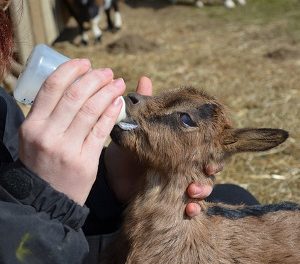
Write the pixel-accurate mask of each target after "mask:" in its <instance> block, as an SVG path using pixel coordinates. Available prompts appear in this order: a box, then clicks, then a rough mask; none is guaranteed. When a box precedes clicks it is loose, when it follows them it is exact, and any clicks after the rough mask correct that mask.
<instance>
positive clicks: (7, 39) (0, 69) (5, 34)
mask: <svg viewBox="0 0 300 264" xmlns="http://www.w3.org/2000/svg"><path fill="white" fill-rule="evenodd" d="M0 25H1V26H0V81H1V80H3V77H4V74H5V72H6V71H7V70H8V68H9V67H10V63H11V57H12V55H13V44H14V40H13V30H12V22H11V20H10V18H9V15H8V11H2V10H1V9H0Z"/></svg>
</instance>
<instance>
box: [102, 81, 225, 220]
mask: <svg viewBox="0 0 300 264" xmlns="http://www.w3.org/2000/svg"><path fill="white" fill-rule="evenodd" d="M137 93H139V94H142V95H146V96H147V95H148V96H151V95H152V82H151V80H150V79H149V78H147V77H142V78H141V79H140V80H139V83H138V86H137ZM105 165H106V169H107V180H108V183H109V185H110V187H111V188H112V190H113V191H114V193H115V195H116V197H117V199H118V200H119V201H121V202H127V201H128V200H129V199H130V198H131V197H132V196H133V195H134V193H135V192H136V191H137V190H138V188H139V184H140V181H139V179H141V178H142V177H141V175H142V174H143V173H144V172H145V168H144V167H143V165H142V164H140V163H139V161H138V158H137V157H135V156H134V155H133V153H130V152H129V151H127V150H123V149H121V148H120V147H118V146H117V145H116V144H115V143H113V142H111V143H110V145H109V146H108V148H107V150H106V152H105ZM222 169H223V167H222V165H218V164H213V163H209V164H208V165H207V166H205V168H203V171H204V173H205V174H206V175H207V176H208V177H209V176H213V175H214V174H215V173H217V172H219V171H221V170H222ZM211 192H212V186H209V185H199V184H197V183H191V184H190V185H189V186H188V188H187V192H186V193H187V195H188V197H189V198H192V199H193V200H195V199H198V200H199V201H201V200H204V199H205V198H207V197H208V196H209V195H210V193H211ZM185 212H186V214H187V215H188V216H189V217H194V216H197V215H198V214H200V212H201V208H200V206H199V204H198V203H195V202H190V203H188V204H187V206H186V209H185Z"/></svg>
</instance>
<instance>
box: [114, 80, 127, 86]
mask: <svg viewBox="0 0 300 264" xmlns="http://www.w3.org/2000/svg"><path fill="white" fill-rule="evenodd" d="M114 85H115V86H117V87H119V88H123V87H124V86H125V82H124V80H123V79H122V78H119V79H116V80H114Z"/></svg>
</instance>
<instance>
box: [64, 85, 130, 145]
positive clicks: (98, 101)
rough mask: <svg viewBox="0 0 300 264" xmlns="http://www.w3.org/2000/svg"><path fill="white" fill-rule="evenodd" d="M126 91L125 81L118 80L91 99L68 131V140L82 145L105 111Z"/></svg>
mask: <svg viewBox="0 0 300 264" xmlns="http://www.w3.org/2000/svg"><path fill="white" fill-rule="evenodd" d="M124 91H125V83H124V81H123V79H117V80H114V81H113V82H112V83H110V84H108V85H107V86H105V87H103V88H102V89H101V90H100V91H98V92H97V93H96V94H95V95H93V96H92V97H91V98H89V99H88V101H87V102H86V103H85V104H84V105H83V106H82V107H81V109H80V110H79V112H78V114H77V115H76V117H75V119H74V120H73V121H72V123H71V125H70V126H69V128H68V130H67V131H66V138H70V139H76V141H77V142H78V144H80V145H82V143H83V142H84V140H85V138H86V137H87V136H88V135H89V133H90V132H91V130H92V128H93V127H94V125H95V124H96V123H97V121H98V119H99V118H100V116H101V115H102V113H104V111H105V109H106V108H108V107H109V106H110V105H111V104H112V103H113V101H114V100H115V99H116V98H117V97H119V96H121V95H122V94H123V93H124Z"/></svg>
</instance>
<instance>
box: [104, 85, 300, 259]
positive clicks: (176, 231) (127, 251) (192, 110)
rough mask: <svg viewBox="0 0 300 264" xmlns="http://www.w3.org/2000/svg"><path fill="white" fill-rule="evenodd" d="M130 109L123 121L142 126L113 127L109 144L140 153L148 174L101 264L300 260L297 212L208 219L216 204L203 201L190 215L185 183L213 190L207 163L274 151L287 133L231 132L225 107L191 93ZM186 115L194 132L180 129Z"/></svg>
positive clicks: (132, 98) (146, 100)
mask: <svg viewBox="0 0 300 264" xmlns="http://www.w3.org/2000/svg"><path fill="white" fill-rule="evenodd" d="M208 104H210V105H208ZM211 104H213V107H212V106H211ZM126 106H127V113H128V117H127V120H125V121H126V122H131V123H132V122H135V123H137V124H138V127H137V128H135V129H134V130H130V131H124V130H122V129H121V128H120V127H118V126H116V127H115V128H114V130H113V132H112V138H113V140H114V142H116V143H117V144H119V145H120V146H122V147H124V148H127V149H130V150H131V151H134V152H136V154H137V155H138V157H139V158H140V160H141V162H142V163H144V165H145V166H146V167H147V168H148V169H147V171H146V173H145V175H143V184H142V186H141V187H140V190H139V192H138V193H137V195H136V196H135V198H134V199H133V201H132V202H131V203H130V204H129V206H128V209H127V211H126V215H125V221H124V225H123V228H122V231H121V234H120V237H119V238H118V239H117V240H116V242H115V243H113V244H112V247H111V248H109V249H108V251H107V254H106V255H105V256H103V257H102V259H101V263H109V264H112V263H115V264H121V263H128V264H129V263H130V264H132V263H143V264H145V263H153V264H159V263H161V264H167V263H172V264H174V263H176V264H177V263H187V264H195V263H205V264H206V263H222V264H227V263H228V264H231V263H249V264H250V263H251V264H256V263H278V264H279V263H286V264H292V263H293V264H294V263H297V262H298V261H299V259H300V248H299V246H300V235H299V231H300V211H299V207H298V210H294V211H286V210H279V211H276V212H269V213H264V214H263V215H262V216H260V217H258V216H250V215H249V216H246V217H242V218H238V219H236V220H232V219H229V218H227V217H225V216H218V215H210V214H209V213H208V209H209V208H211V207H213V206H215V205H216V204H211V203H206V202H201V207H202V210H203V212H202V213H201V214H200V215H199V216H197V217H194V218H192V219H190V218H188V217H186V216H185V206H186V204H187V202H188V201H189V199H188V198H187V196H186V194H185V189H186V187H187V186H188V184H189V183H191V182H193V181H197V182H200V183H202V184H213V180H212V178H210V177H207V176H206V175H204V174H203V172H202V168H203V167H204V166H205V165H206V164H208V163H209V162H212V161H213V162H214V163H218V162H222V161H223V160H224V159H225V158H226V157H227V156H229V155H231V154H233V153H236V152H241V151H261V150H266V149H270V148H272V147H275V146H277V145H278V144H280V143H282V142H283V141H284V140H285V139H286V138H287V136H288V134H287V132H285V131H283V130H279V129H233V128H231V125H230V121H229V119H228V118H227V115H226V111H225V109H224V107H223V106H222V105H221V104H220V103H218V102H217V101H216V100H215V99H214V98H212V97H210V96H208V95H206V94H205V93H203V92H201V91H198V90H196V89H193V88H186V89H180V90H177V91H173V92H168V93H165V94H163V95H161V96H157V97H144V96H140V95H137V94H131V95H129V96H128V97H127V98H126ZM199 109H200V110H199ZM184 113H186V114H189V116H190V117H191V118H192V121H193V123H191V124H192V126H193V127H186V126H185V125H184V124H183V123H182V120H183V121H186V116H185V118H182V116H183V115H184ZM218 206H221V207H223V208H227V207H228V208H237V209H241V208H243V206H239V207H233V206H226V205H222V204H218Z"/></svg>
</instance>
